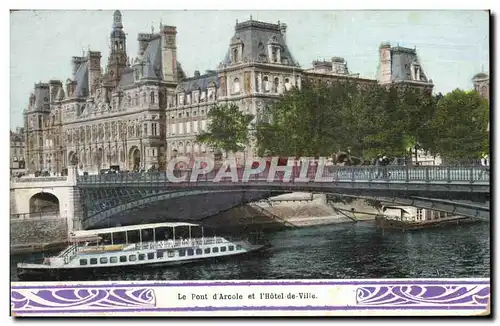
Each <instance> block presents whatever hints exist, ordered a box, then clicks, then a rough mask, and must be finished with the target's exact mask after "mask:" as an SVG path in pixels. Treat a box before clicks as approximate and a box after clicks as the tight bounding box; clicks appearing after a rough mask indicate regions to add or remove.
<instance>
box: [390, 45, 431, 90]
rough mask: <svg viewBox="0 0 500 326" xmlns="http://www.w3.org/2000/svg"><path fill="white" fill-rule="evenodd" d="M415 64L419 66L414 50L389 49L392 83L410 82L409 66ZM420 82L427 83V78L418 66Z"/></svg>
mask: <svg viewBox="0 0 500 326" xmlns="http://www.w3.org/2000/svg"><path fill="white" fill-rule="evenodd" d="M413 62H416V63H418V64H419V65H420V63H419V62H418V58H417V51H416V50H415V49H410V48H403V47H399V46H398V47H393V48H391V72H392V81H411V80H412V79H411V64H412V63H413ZM420 80H421V81H424V82H428V80H427V76H426V75H425V73H424V70H423V68H422V66H421V65H420Z"/></svg>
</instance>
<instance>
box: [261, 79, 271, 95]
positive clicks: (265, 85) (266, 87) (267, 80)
mask: <svg viewBox="0 0 500 326" xmlns="http://www.w3.org/2000/svg"><path fill="white" fill-rule="evenodd" d="M262 82H263V83H264V92H269V91H270V90H271V87H270V85H269V78H268V77H267V76H264V79H263V80H262Z"/></svg>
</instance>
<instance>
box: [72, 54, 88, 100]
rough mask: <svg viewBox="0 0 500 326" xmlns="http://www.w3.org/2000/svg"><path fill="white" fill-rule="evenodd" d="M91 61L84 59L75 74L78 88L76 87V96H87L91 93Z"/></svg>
mask: <svg viewBox="0 0 500 326" xmlns="http://www.w3.org/2000/svg"><path fill="white" fill-rule="evenodd" d="M88 65H89V62H88V61H84V62H82V64H81V65H80V66H79V67H78V70H77V71H76V74H75V81H76V89H75V95H74V96H75V97H85V96H87V95H88V93H89V89H88V88H89V69H88Z"/></svg>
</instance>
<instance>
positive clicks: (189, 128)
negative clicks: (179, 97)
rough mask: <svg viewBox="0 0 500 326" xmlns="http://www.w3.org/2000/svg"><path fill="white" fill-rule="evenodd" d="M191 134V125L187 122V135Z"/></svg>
mask: <svg viewBox="0 0 500 326" xmlns="http://www.w3.org/2000/svg"><path fill="white" fill-rule="evenodd" d="M189 133H191V123H190V122H186V134H189Z"/></svg>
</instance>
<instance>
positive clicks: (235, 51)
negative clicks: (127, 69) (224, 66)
mask: <svg viewBox="0 0 500 326" xmlns="http://www.w3.org/2000/svg"><path fill="white" fill-rule="evenodd" d="M237 61H238V49H237V48H233V49H231V63H236V62H237Z"/></svg>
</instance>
